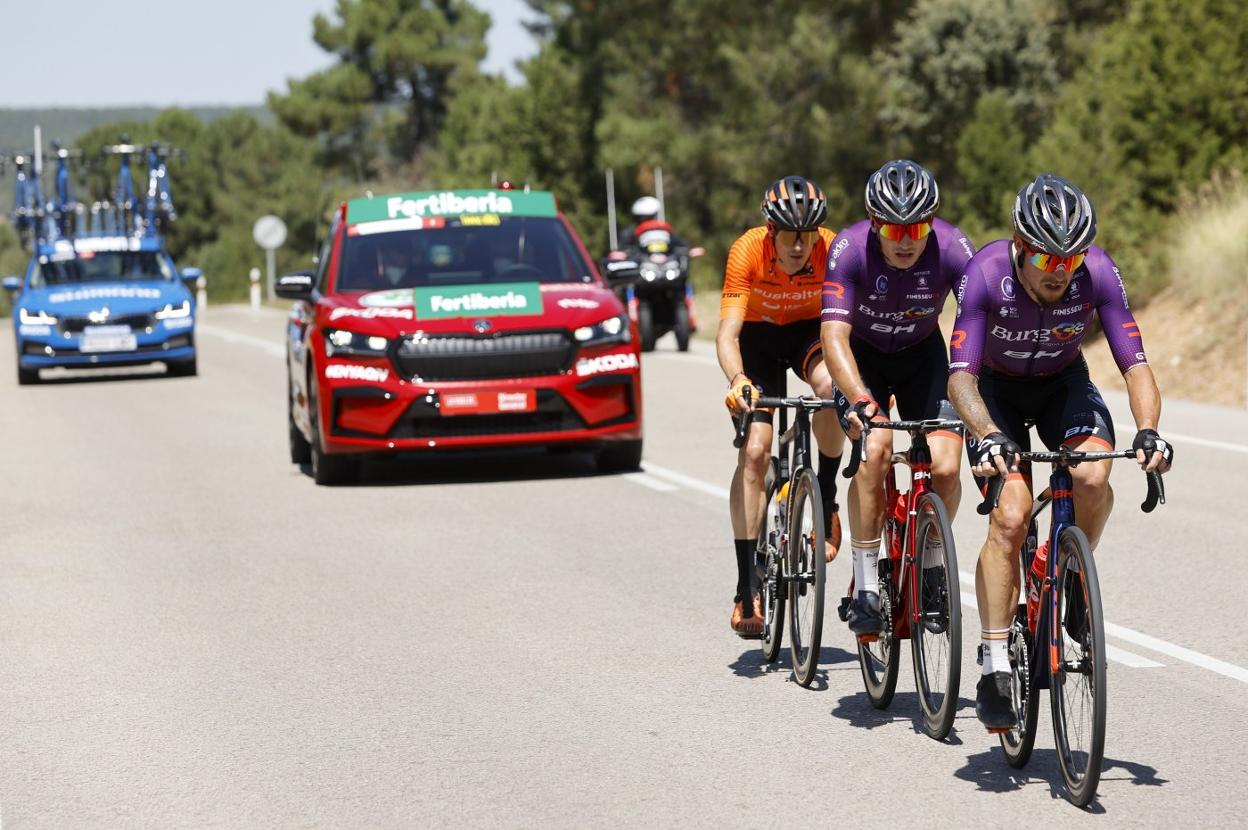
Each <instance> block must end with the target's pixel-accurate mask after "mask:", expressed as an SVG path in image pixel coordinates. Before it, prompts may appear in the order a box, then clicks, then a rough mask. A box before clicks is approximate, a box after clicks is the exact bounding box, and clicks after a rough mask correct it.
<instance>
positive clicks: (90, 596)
mask: <svg viewBox="0 0 1248 830" xmlns="http://www.w3.org/2000/svg"><path fill="white" fill-rule="evenodd" d="M281 336H282V316H281V315H280V314H279V313H277V312H275V311H271V310H265V311H262V312H260V313H258V314H253V313H252V312H250V311H249V310H247V309H243V308H231V307H221V308H218V307H214V308H211V309H208V311H207V313H206V315H205V316H204V318H203V321H202V326H201V329H200V335H199V343H200V349H201V356H200V376H199V377H197V378H166V377H164V376H163V374H162V373H161V372H160V370H155V371H154V372H142V371H137V370H131V371H127V372H124V373H116V374H112V375H109V376H101V375H94V374H87V375H83V374H80V373H79V374H74V375H73V376H72V377H71V376H70V375H69V374H68V373H63V377H61V378H59V379H57V380H55V381H54V382H48V383H45V384H43V385H40V386H37V387H30V388H23V389H19V388H18V387H17V385H16V380H15V377H14V372H13V371H12V369H11V368H10V369H5V370H3V371H0V431H2V432H3V435H4V441H3V446H4V452H3V456H0V458H2V460H0V471H2V475H0V511H2V512H0V516H2V517H3V521H2V522H0V627H2V635H0V636H2V639H0V642H2V643H3V650H2V652H0V700H2V701H3V702H4V706H3V712H4V715H3V717H2V718H0V746H3V749H4V751H3V754H2V756H0V822H2V823H3V826H4V827H6V828H7V827H14V828H19V827H55V828H65V827H87V826H90V827H98V826H126V827H137V826H155V827H171V826H182V827H185V826H196V827H198V826H205V825H208V826H230V827H254V826H345V827H361V826H416V825H420V826H425V827H428V826H508V827H533V826H545V827H583V826H602V825H623V826H636V825H639V824H642V823H643V822H644V823H646V824H651V825H660V826H682V827H684V826H706V827H716V828H722V827H737V826H746V825H754V826H760V825H763V824H764V823H765V824H766V825H768V826H772V825H775V826H793V825H796V824H799V823H810V822H819V823H826V824H838V823H842V822H848V823H849V824H850V825H851V826H861V825H865V824H868V823H880V822H885V821H890V820H893V819H901V820H903V821H907V822H909V823H914V824H917V825H919V826H964V825H968V824H972V823H975V824H979V823H986V822H992V823H993V824H994V825H998V824H1005V823H1007V822H1010V823H1017V822H1023V821H1031V822H1046V823H1048V822H1055V821H1057V822H1062V823H1063V824H1066V823H1069V824H1071V825H1085V824H1087V825H1095V826H1145V825H1146V826H1192V825H1200V826H1205V827H1208V826H1218V825H1239V826H1242V823H1243V811H1242V801H1241V798H1242V791H1241V790H1240V787H1242V786H1243V783H1242V782H1243V780H1244V775H1245V773H1246V772H1248V762H1246V761H1245V760H1244V759H1245V753H1244V751H1243V749H1242V747H1243V746H1244V742H1245V738H1246V737H1248V735H1246V733H1248V726H1246V724H1248V637H1245V636H1244V629H1243V628H1242V627H1241V626H1240V622H1242V616H1241V613H1240V612H1241V609H1242V607H1243V606H1242V602H1241V601H1240V600H1241V599H1242V598H1241V596H1240V593H1241V591H1243V590H1244V586H1245V575H1246V573H1248V564H1245V562H1244V560H1243V558H1242V554H1243V543H1242V540H1243V538H1244V536H1245V533H1246V532H1248V511H1245V510H1244V508H1243V506H1242V504H1241V503H1240V502H1241V500H1240V499H1239V498H1238V496H1239V494H1240V492H1241V491H1242V487H1243V485H1244V483H1245V476H1244V474H1243V470H1244V465H1245V463H1246V462H1248V457H1246V454H1248V445H1245V443H1244V442H1245V440H1248V439H1245V436H1246V435H1248V413H1245V412H1241V411H1234V410H1228V409H1220V408H1214V407H1206V406H1200V405H1196V404H1189V403H1181V402H1171V403H1168V404H1167V406H1166V413H1165V415H1164V416H1163V422H1162V423H1163V434H1166V435H1167V436H1168V437H1170V438H1172V439H1173V440H1174V442H1175V444H1176V445H1177V466H1176V468H1175V470H1174V472H1173V473H1172V474H1171V475H1170V476H1169V477H1168V479H1167V482H1168V488H1169V503H1168V504H1167V505H1165V506H1164V507H1163V508H1161V509H1159V511H1158V512H1157V513H1155V514H1153V515H1151V516H1145V515H1143V514H1142V513H1140V512H1139V510H1138V507H1137V505H1138V503H1139V501H1140V500H1141V499H1142V496H1143V492H1144V481H1143V476H1141V475H1139V473H1138V471H1136V470H1135V468H1134V467H1133V466H1132V465H1129V464H1122V465H1121V466H1120V467H1119V468H1118V469H1117V470H1116V472H1115V474H1114V479H1113V481H1114V485H1115V487H1116V488H1117V491H1118V507H1117V510H1116V512H1115V514H1114V517H1113V518H1112V519H1111V522H1110V525H1109V528H1108V530H1107V532H1106V536H1105V541H1104V543H1103V544H1102V547H1101V549H1100V550H1099V551H1098V557H1097V558H1098V564H1099V568H1100V573H1101V584H1102V590H1103V593H1104V599H1105V608H1106V617H1107V618H1108V620H1109V621H1110V622H1111V623H1112V625H1113V628H1111V630H1110V631H1111V635H1112V636H1111V637H1110V640H1109V641H1110V643H1111V644H1112V646H1113V647H1114V652H1113V653H1112V654H1111V657H1112V658H1113V659H1111V662H1110V664H1109V683H1110V692H1111V698H1110V701H1109V703H1110V708H1109V730H1108V738H1107V744H1106V769H1105V773H1104V776H1103V778H1102V782H1101V785H1100V796H1099V798H1098V800H1097V801H1096V802H1094V804H1093V805H1092V807H1091V809H1090V810H1088V811H1087V812H1081V811H1079V810H1077V809H1076V808H1074V807H1072V806H1071V805H1069V804H1068V803H1067V802H1066V801H1064V800H1063V798H1062V794H1061V782H1060V774H1059V772H1058V769H1057V765H1056V759H1055V756H1054V752H1053V738H1052V733H1051V725H1050V717H1049V713H1048V706H1047V702H1045V701H1044V700H1042V711H1041V715H1040V734H1039V739H1038V741H1037V748H1036V752H1035V755H1034V757H1033V759H1032V762H1031V764H1030V765H1029V766H1028V767H1027V768H1026V769H1025V770H1023V771H1013V770H1011V769H1010V768H1009V767H1007V766H1006V765H1005V763H1004V760H1003V757H1002V754H1001V751H1000V749H999V748H998V746H997V742H996V740H995V738H992V737H990V736H989V735H988V734H987V733H985V732H984V731H983V729H982V728H980V726H979V724H978V722H977V721H976V720H975V717H974V709H973V705H972V698H973V696H974V681H975V679H976V678H977V671H978V670H977V668H976V667H975V666H974V663H973V660H974V647H975V645H976V643H977V637H978V625H977V619H976V617H975V612H974V611H973V610H972V609H971V608H969V607H967V608H964V609H963V610H964V612H965V613H966V615H967V616H966V620H967V622H966V625H965V626H964V628H965V635H966V636H965V643H964V665H963V674H964V677H963V683H962V698H963V708H962V709H961V710H960V712H959V716H958V719H957V721H956V725H955V729H954V732H953V734H952V735H951V737H950V739H949V740H948V741H947V742H945V743H943V744H942V743H936V742H935V741H932V740H930V739H929V738H927V737H924V736H923V735H922V734H921V733H919V731H918V727H917V718H918V710H917V704H916V702H915V698H914V693H913V689H914V683H913V679H912V677H911V671H910V667H909V657H908V654H904V653H903V658H904V659H903V661H902V668H901V679H900V681H899V684H898V694H897V698H896V700H895V702H894V703H893V706H892V708H891V710H889V711H887V712H878V711H876V710H874V709H872V708H871V707H870V705H869V704H868V703H867V700H866V696H865V694H864V693H863V690H862V681H861V677H860V675H859V671H858V668H857V663H856V661H855V660H854V658H853V657H852V656H851V653H852V647H853V641H852V638H851V637H850V635H849V633H848V632H847V631H846V630H845V628H844V627H843V625H842V624H841V623H839V621H836V620H835V618H834V617H833V616H832V615H831V614H830V615H829V617H830V619H829V620H828V622H827V623H826V628H825V635H824V639H825V648H824V651H823V655H822V665H823V666H824V671H823V672H822V673H821V675H820V676H819V678H818V679H817V681H816V683H815V686H814V688H812V689H810V690H804V689H801V688H799V687H798V686H797V685H796V684H794V683H793V682H791V681H790V679H789V671H788V658H787V654H786V656H785V657H784V658H783V660H782V662H781V663H780V664H779V666H777V667H774V668H771V669H768V668H767V667H765V666H764V665H763V663H762V661H761V658H760V655H759V652H758V649H757V646H756V644H754V643H750V642H746V641H743V640H740V639H738V638H737V637H735V636H734V635H732V634H731V633H730V631H729V629H728V614H729V611H730V598H731V594H732V587H733V582H734V580H735V573H734V565H733V555H732V551H731V545H730V532H729V528H728V521H727V502H726V488H727V484H728V479H729V476H730V474H731V468H732V463H733V457H734V454H733V451H732V449H731V446H730V430H729V426H728V422H727V419H726V418H725V417H724V414H723V411H722V404H721V403H720V397H721V395H722V392H723V385H724V384H723V381H722V378H721V377H720V375H719V372H718V369H717V368H716V367H715V365H714V360H713V357H712V356H711V354H710V352H709V349H708V347H707V346H706V344H702V343H699V344H696V347H695V351H694V352H693V353H690V354H685V355H680V354H676V353H674V352H672V351H671V348H672V347H671V345H670V342H667V341H665V342H663V343H661V345H660V348H661V349H662V350H663V351H660V352H657V353H655V354H653V355H650V356H647V357H646V358H645V361H644V373H645V394H646V415H647V443H646V453H645V456H646V472H645V473H640V474H632V475H626V476H599V475H597V474H595V473H594V470H593V467H592V465H591V464H590V462H589V460H588V459H587V458H583V457H581V456H577V455H572V456H549V457H548V456H546V455H544V454H541V453H521V454H514V455H508V456H489V457H480V456H475V457H458V458H451V459H446V458H443V459H438V460H428V459H423V460H422V459H415V460H405V461H398V462H391V463H379V464H372V465H369V466H368V467H367V468H366V476H367V479H366V483H364V484H361V485H359V486H353V487H346V488H338V489H329V488H320V487H316V486H315V485H314V484H313V483H312V480H311V479H310V478H309V476H308V474H307V472H306V471H301V470H300V469H299V468H298V467H295V466H292V465H290V464H288V463H287V461H286V443H285V441H286V438H285V429H284V418H285V412H284V408H283V407H284V401H283V396H284V393H285V383H284V368H283V362H282V360H281V354H282V347H281ZM13 359H14V358H13V338H12V329H11V326H10V325H9V323H8V321H5V322H4V324H3V325H0V367H5V366H8V367H11V366H12V365H13ZM1110 398H1111V400H1110V403H1111V405H1112V406H1113V407H1114V408H1115V411H1116V412H1117V413H1118V415H1119V417H1118V421H1119V422H1120V423H1127V424H1129V423H1130V417H1129V414H1128V413H1127V411H1126V408H1125V405H1124V402H1123V401H1122V400H1121V399H1120V398H1114V397H1113V396H1110ZM1127 435H1128V437H1129V435H1130V433H1129V432H1128V433H1127ZM1120 437H1121V436H1120ZM967 489H968V491H969V489H970V488H969V485H968V488H967ZM955 528H956V533H955V535H956V538H957V543H958V552H959V556H960V564H961V570H962V571H963V572H964V573H966V574H970V573H972V572H973V569H974V557H975V555H976V551H977V550H978V547H979V544H980V542H981V541H982V538H983V533H984V523H983V520H982V519H980V518H979V517H977V516H976V515H975V513H974V510H973V507H972V505H971V504H970V503H969V501H968V502H965V503H964V504H963V510H962V512H961V514H960V515H959V517H958V520H957V522H956V525H955ZM848 574H849V556H848V554H847V553H846V554H845V555H843V556H842V557H841V558H840V559H839V560H838V561H837V562H836V563H835V564H834V566H833V569H832V576H831V582H830V586H831V589H832V593H833V595H834V597H833V599H834V598H835V595H837V594H839V592H840V591H841V590H842V587H843V586H844V585H845V584H846V583H847V581H848ZM964 594H965V595H966V596H972V597H973V589H972V587H971V586H970V585H965V584H964ZM829 604H830V605H833V604H834V602H831V603H829Z"/></svg>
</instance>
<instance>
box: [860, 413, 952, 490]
mask: <svg viewBox="0 0 1248 830" xmlns="http://www.w3.org/2000/svg"><path fill="white" fill-rule="evenodd" d="M962 426H963V424H962V422H961V421H947V420H944V419H943V418H925V419H922V420H918V421H868V422H867V423H866V424H864V425H863V427H862V432H861V433H859V435H858V440H856V441H854V442H853V449H852V450H850V453H849V463H848V464H846V465H845V471H844V472H843V473H842V475H844V476H845V478H853V477H854V476H855V475H857V473H858V467H859V466H860V465H861V464H862V456H863V454H865V453H866V451H867V433H868V432H870V431H871V430H873V429H895V430H898V431H904V432H909V433H919V432H921V433H928V432H936V431H937V430H942V429H961V428H962Z"/></svg>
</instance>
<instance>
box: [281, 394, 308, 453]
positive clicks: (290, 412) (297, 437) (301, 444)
mask: <svg viewBox="0 0 1248 830" xmlns="http://www.w3.org/2000/svg"><path fill="white" fill-rule="evenodd" d="M286 426H287V428H288V429H289V432H290V436H289V442H290V463H291V464H309V463H311V461H312V445H311V444H310V443H308V439H307V438H304V437H303V433H302V432H300V431H299V427H298V425H297V424H295V413H294V401H293V400H292V398H291V389H290V381H289V380H287V382H286Z"/></svg>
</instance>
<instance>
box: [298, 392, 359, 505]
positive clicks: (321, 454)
mask: <svg viewBox="0 0 1248 830" xmlns="http://www.w3.org/2000/svg"><path fill="white" fill-rule="evenodd" d="M308 408H309V418H310V419H311V421H312V441H311V442H310V444H311V446H310V447H309V450H310V456H311V458H310V460H311V462H312V480H313V481H315V482H316V483H317V484H321V485H325V486H330V487H332V486H334V485H337V484H350V483H351V482H353V481H355V480H356V478H358V477H359V472H360V463H359V461H358V460H356V459H355V458H351V457H350V456H342V455H330V454H329V453H327V452H325V448H324V446H323V438H322V436H321V423H320V416H319V414H318V410H319V405H318V403H317V395H316V387H315V386H312V387H311V388H310V389H309V397H308Z"/></svg>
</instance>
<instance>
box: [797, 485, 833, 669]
mask: <svg viewBox="0 0 1248 830" xmlns="http://www.w3.org/2000/svg"><path fill="white" fill-rule="evenodd" d="M790 493H791V495H790V496H789V540H788V563H789V565H788V585H789V649H790V651H791V652H792V655H793V676H794V677H796V678H797V682H798V683H800V684H801V685H803V686H809V685H810V684H811V681H812V680H814V679H815V667H816V666H817V665H818V663H819V644H820V641H821V640H822V639H823V585H824V580H825V578H826V570H827V566H826V564H825V563H824V555H823V540H824V535H825V531H824V525H823V502H822V501H821V499H820V495H819V482H818V481H817V480H816V479H815V474H814V471H813V470H811V469H810V468H809V467H806V468H803V469H801V470H798V472H797V475H796V476H795V477H794V479H793V484H792V485H791V490H790Z"/></svg>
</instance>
